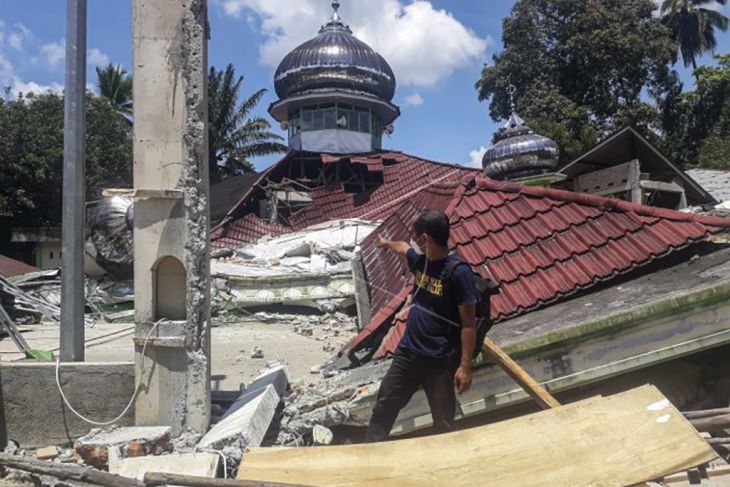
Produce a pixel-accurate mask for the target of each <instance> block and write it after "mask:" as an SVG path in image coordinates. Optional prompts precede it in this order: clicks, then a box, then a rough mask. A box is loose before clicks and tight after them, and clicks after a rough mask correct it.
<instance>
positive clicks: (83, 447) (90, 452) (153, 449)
mask: <svg viewBox="0 0 730 487" xmlns="http://www.w3.org/2000/svg"><path fill="white" fill-rule="evenodd" d="M171 432H172V428H170V427H169V426H135V427H130V428H106V429H94V430H91V432H90V433H89V434H88V435H86V436H84V437H82V438H79V439H78V440H76V442H75V443H74V449H75V451H76V454H77V455H78V456H79V457H81V458H82V459H83V460H84V461H85V462H86V463H88V464H91V465H94V466H103V465H107V464H108V463H110V461H116V459H121V458H129V457H141V456H145V455H161V454H162V453H165V452H169V451H172V438H171Z"/></svg>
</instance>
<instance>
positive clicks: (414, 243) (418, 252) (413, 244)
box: [410, 239, 425, 255]
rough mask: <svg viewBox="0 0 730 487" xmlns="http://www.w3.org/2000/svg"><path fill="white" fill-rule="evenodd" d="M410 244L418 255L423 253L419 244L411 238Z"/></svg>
mask: <svg viewBox="0 0 730 487" xmlns="http://www.w3.org/2000/svg"><path fill="white" fill-rule="evenodd" d="M410 245H411V248H412V249H413V250H415V251H416V253H417V254H418V255H423V254H424V253H425V252H424V251H423V249H421V246H420V245H418V244H417V243H416V241H415V240H413V239H411V241H410Z"/></svg>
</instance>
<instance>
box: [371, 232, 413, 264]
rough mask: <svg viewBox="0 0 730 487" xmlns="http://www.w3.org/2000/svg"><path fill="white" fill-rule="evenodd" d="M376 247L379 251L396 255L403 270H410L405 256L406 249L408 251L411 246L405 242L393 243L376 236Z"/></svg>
mask: <svg viewBox="0 0 730 487" xmlns="http://www.w3.org/2000/svg"><path fill="white" fill-rule="evenodd" d="M378 247H380V248H381V249H388V250H391V251H393V252H395V253H396V254H398V258H399V259H400V262H401V264H402V265H403V268H405V269H410V266H409V265H408V257H407V254H408V249H410V248H411V246H410V245H409V244H408V243H407V242H394V241H392V240H387V239H384V238H383V237H381V236H378Z"/></svg>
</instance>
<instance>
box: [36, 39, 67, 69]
mask: <svg viewBox="0 0 730 487" xmlns="http://www.w3.org/2000/svg"><path fill="white" fill-rule="evenodd" d="M41 54H42V55H43V57H44V58H45V60H46V62H47V63H48V64H49V65H51V67H55V66H58V65H59V64H60V63H61V62H63V61H64V60H65V59H66V41H65V40H64V39H61V40H60V41H58V42H51V43H48V44H43V45H42V46H41Z"/></svg>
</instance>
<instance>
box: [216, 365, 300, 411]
mask: <svg viewBox="0 0 730 487" xmlns="http://www.w3.org/2000/svg"><path fill="white" fill-rule="evenodd" d="M268 386H273V387H274V390H275V391H276V394H277V396H278V397H279V399H281V398H282V397H283V396H284V393H285V392H286V391H287V389H289V377H288V376H287V374H286V368H285V367H284V366H283V365H278V366H276V367H274V368H272V369H269V370H265V371H263V372H262V373H261V374H260V375H259V376H258V377H256V378H255V379H254V380H253V381H252V382H251V383H250V384H249V385H248V386H247V387H246V388H245V389H244V390H243V393H242V394H241V395H240V396H239V397H238V398H237V399H236V401H235V402H234V403H233V404H232V405H231V407H230V408H228V410H227V411H226V412H225V414H224V415H223V418H222V419H226V418H227V417H229V416H230V415H232V414H234V413H235V412H236V411H238V410H239V409H241V408H242V407H244V406H245V405H246V404H248V403H249V402H251V401H252V400H253V399H255V398H256V397H258V396H259V395H260V394H262V393H263V392H264V390H265V389H266V388H267V387H268Z"/></svg>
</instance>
